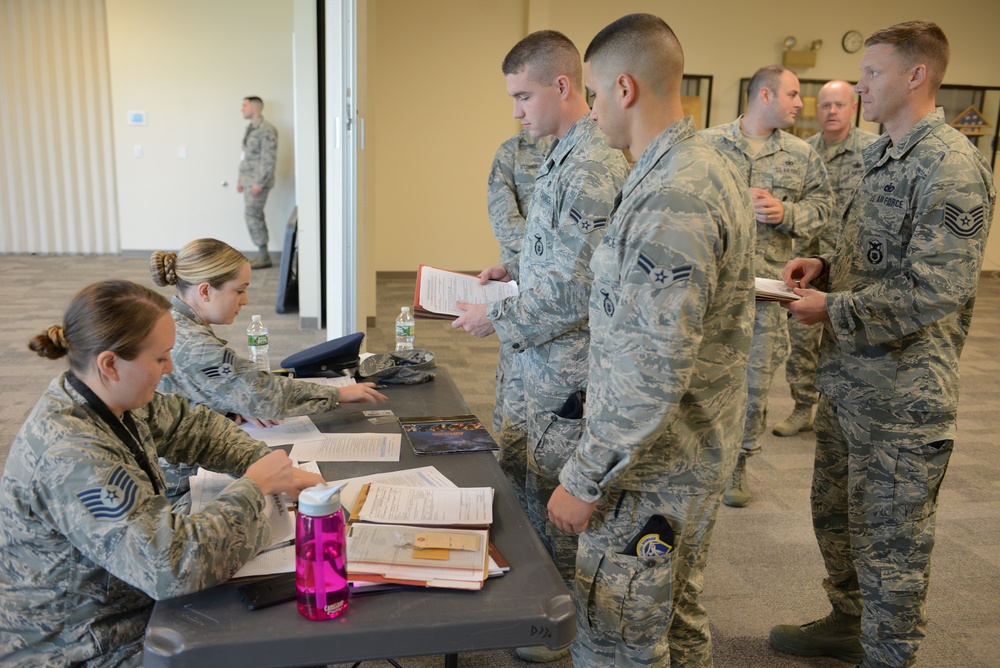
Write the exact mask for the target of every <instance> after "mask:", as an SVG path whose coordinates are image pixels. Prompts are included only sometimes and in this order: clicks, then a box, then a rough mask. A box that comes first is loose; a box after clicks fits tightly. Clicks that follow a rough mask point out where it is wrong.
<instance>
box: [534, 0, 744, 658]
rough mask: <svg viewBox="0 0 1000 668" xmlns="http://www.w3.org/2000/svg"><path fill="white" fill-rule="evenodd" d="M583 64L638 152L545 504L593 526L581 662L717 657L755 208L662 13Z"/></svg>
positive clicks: (603, 252) (568, 524)
mask: <svg viewBox="0 0 1000 668" xmlns="http://www.w3.org/2000/svg"><path fill="white" fill-rule="evenodd" d="M584 60H585V63H586V68H587V69H586V71H587V77H586V81H587V88H588V89H590V90H591V91H592V92H593V93H594V109H593V112H592V114H591V116H592V118H594V119H595V120H596V121H597V123H598V124H599V125H600V127H601V129H602V130H603V131H604V133H605V136H606V137H607V140H608V143H609V144H610V145H611V146H614V147H617V148H621V149H628V150H629V152H630V153H631V154H632V155H636V156H638V159H637V161H636V163H635V165H634V167H633V169H632V173H631V174H630V176H629V178H628V180H627V181H626V182H625V185H624V187H623V189H622V192H621V195H620V197H619V199H618V201H617V202H616V207H615V210H614V211H613V213H612V215H611V220H610V221H609V223H608V228H607V232H606V233H605V235H604V240H603V241H602V243H601V245H600V246H599V247H598V249H597V250H596V251H594V258H593V262H592V264H591V266H592V267H593V270H594V284H593V288H592V290H591V296H590V327H591V346H590V377H589V381H588V396H587V424H586V429H585V433H584V436H583V439H582V441H581V443H580V445H579V446H578V447H577V448H576V451H575V452H574V454H573V455H572V456H571V458H570V459H569V461H568V462H567V463H566V465H565V466H564V467H563V469H562V473H561V474H560V476H559V480H560V482H561V485H560V486H559V487H558V488H557V489H556V491H555V492H554V493H553V494H552V498H551V500H550V501H549V505H548V510H549V514H550V517H551V518H552V521H553V522H554V523H556V525H557V526H560V527H561V528H564V529H566V530H568V531H583V533H582V535H581V536H580V547H579V553H578V555H577V579H576V586H577V589H576V592H575V596H574V598H575V600H576V606H577V629H578V632H577V640H576V642H574V644H573V645H572V652H573V665H574V666H577V668H604V667H605V666H622V667H624V666H636V667H638V666H642V667H647V666H662V667H664V668H666V667H669V666H671V665H673V666H691V667H696V666H711V665H712V653H711V644H710V638H709V630H708V618H707V615H706V612H705V610H704V608H703V607H702V606H701V605H700V604H699V602H698V595H699V593H700V591H701V587H702V581H703V570H704V566H705V562H706V559H707V553H708V546H709V541H710V538H711V533H712V528H713V526H714V524H715V518H716V515H717V513H718V509H719V503H720V499H721V495H722V491H723V488H724V486H725V482H726V480H727V479H728V477H729V474H730V472H731V471H732V467H733V465H734V463H735V461H736V456H737V451H738V450H739V444H740V436H741V435H742V433H743V423H744V420H745V417H746V402H747V390H746V367H747V363H748V360H749V355H750V339H751V334H752V330H753V310H754V302H753V246H754V235H755V230H754V222H753V221H754V214H753V207H752V204H751V202H750V197H749V193H748V192H747V189H746V187H745V185H744V182H743V179H742V178H741V176H740V174H739V172H738V171H737V170H736V169H735V168H734V167H733V166H732V165H731V164H730V162H729V161H728V160H727V159H726V158H725V157H723V156H722V155H720V154H719V152H718V151H716V150H715V149H714V148H713V147H712V146H711V145H710V144H709V143H708V142H706V141H704V140H703V139H701V138H699V137H697V136H696V135H695V125H694V119H692V118H691V117H690V116H688V117H685V116H684V112H683V107H682V105H681V97H680V86H681V79H682V74H683V71H684V56H683V52H682V50H681V45H680V43H679V42H678V41H677V38H676V36H675V35H674V33H673V31H671V29H670V28H669V27H668V26H667V24H666V23H664V22H663V20H662V19H660V18H658V17H656V16H652V15H649V14H633V15H630V16H626V17H623V18H621V19H619V20H618V21H616V22H614V23H612V24H611V25H609V26H608V27H606V28H604V30H602V31H601V32H600V33H598V35H597V36H596V37H594V39H593V41H592V42H591V43H590V46H589V47H588V48H587V53H586V56H585V58H584ZM653 522H658V523H659V528H658V529H653V528H652V526H651V524H650V523H653ZM667 525H669V527H668V526H667ZM636 539H638V540H637V541H636ZM630 543H637V544H636V545H634V546H631V545H630Z"/></svg>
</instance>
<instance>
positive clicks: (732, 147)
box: [699, 116, 833, 452]
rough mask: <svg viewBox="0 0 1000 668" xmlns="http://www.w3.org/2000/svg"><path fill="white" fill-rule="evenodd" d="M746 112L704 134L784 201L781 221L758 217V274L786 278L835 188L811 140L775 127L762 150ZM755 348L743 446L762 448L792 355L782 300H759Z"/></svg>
mask: <svg viewBox="0 0 1000 668" xmlns="http://www.w3.org/2000/svg"><path fill="white" fill-rule="evenodd" d="M742 118H743V117H742V116H740V117H739V118H737V119H736V120H735V121H733V122H732V123H728V124H725V125H717V126H715V127H712V128H708V129H707V130H702V131H701V132H700V133H699V134H700V135H701V136H702V137H703V138H705V139H706V140H708V141H709V142H710V143H711V144H712V145H714V146H715V147H716V148H717V149H719V150H720V151H722V153H723V155H725V156H726V157H728V158H729V159H730V160H731V161H732V163H733V165H735V166H736V169H737V170H738V171H739V172H740V174H742V176H743V179H742V181H743V183H745V184H746V185H747V186H748V187H750V188H763V189H765V190H767V191H768V192H770V193H771V195H772V196H774V197H775V198H777V199H779V200H781V201H782V204H783V205H784V208H785V216H784V219H783V220H782V222H781V224H780V225H766V224H764V223H757V224H756V227H757V245H756V247H755V251H754V274H755V275H756V276H761V277H764V278H775V279H777V278H781V270H782V269H784V267H785V263H786V262H788V261H789V260H791V259H792V250H793V239H810V238H811V237H813V236H814V235H815V234H816V233H817V232H818V230H819V228H820V226H821V225H822V224H823V222H824V221H825V220H826V219H827V218H829V216H830V212H831V209H832V207H833V192H832V191H831V189H830V184H829V181H828V179H827V175H826V168H825V167H824V166H823V161H822V160H820V157H819V155H817V154H816V151H814V150H813V149H812V147H811V146H809V144H807V143H806V142H804V141H802V140H801V139H799V138H798V137H795V136H793V135H791V134H789V133H787V132H784V131H781V130H775V131H774V132H772V133H771V136H770V137H768V139H767V141H766V142H765V143H764V146H763V147H762V148H761V150H760V152H759V153H757V155H754V154H753V149H751V148H750V144H749V143H748V142H747V140H746V139H745V138H744V137H743V133H742V132H741V131H740V121H741V119H742ZM755 318H756V320H755V322H754V333H753V348H752V350H751V352H750V365H749V367H748V370H747V374H748V378H747V384H748V393H749V404H748V406H747V417H746V427H745V428H744V431H743V447H744V448H746V449H747V450H749V451H751V452H757V451H759V450H760V447H759V445H757V438H758V437H759V436H760V435H761V434H762V433H763V432H764V429H765V426H766V423H767V395H768V392H770V390H771V382H772V381H773V380H774V373H775V372H776V371H777V370H778V367H780V366H781V364H782V363H783V362H784V361H785V359H786V358H787V357H788V324H787V320H788V317H787V314H786V312H785V310H784V309H782V308H781V306H780V305H779V304H778V303H777V302H762V303H759V304H757V312H756V316H755Z"/></svg>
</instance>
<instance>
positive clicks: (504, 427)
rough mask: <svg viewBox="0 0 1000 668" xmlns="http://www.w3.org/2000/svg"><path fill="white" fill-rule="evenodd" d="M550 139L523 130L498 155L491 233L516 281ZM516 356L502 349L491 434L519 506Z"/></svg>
mask: <svg viewBox="0 0 1000 668" xmlns="http://www.w3.org/2000/svg"><path fill="white" fill-rule="evenodd" d="M548 147H549V142H548V140H547V139H538V140H533V139H532V138H531V135H530V134H529V133H528V131H527V130H521V131H520V132H518V133H517V134H516V135H514V136H513V137H511V138H510V139H508V140H507V141H505V142H504V143H503V144H501V145H500V148H499V149H497V152H496V155H495V156H494V157H493V167H492V169H491V170H490V180H489V185H488V187H487V201H488V204H489V213H490V227H492V228H493V236H495V237H496V239H497V241H498V242H499V243H500V264H502V265H503V266H504V267H505V268H506V269H507V273H508V274H509V275H510V277H511V279H512V280H515V281H516V280H517V273H518V263H519V258H518V254H519V253H520V252H521V240H522V239H523V238H524V217H525V215H526V214H527V212H528V205H529V204H530V203H531V193H532V191H533V190H534V189H535V174H537V173H538V166H539V165H540V164H541V163H542V158H543V157H544V156H545V152H546V151H547V150H548ZM513 357H514V351H513V349H511V347H510V346H509V345H506V344H501V346H500V358H499V361H498V363H497V374H496V385H497V387H496V405H495V406H494V408H493V430H494V431H495V432H497V433H498V434H500V447H501V452H500V466H501V467H502V468H503V469H504V471H505V472H506V473H507V474H508V475H507V477H508V478H509V479H510V482H511V484H512V485H514V490H515V491H516V492H517V495H518V498H519V499H520V500H521V503H525V502H526V501H525V496H524V472H525V471H526V470H527V466H528V464H527V456H528V455H527V452H526V450H525V446H526V438H527V420H526V418H525V415H524V411H525V407H524V386H523V383H522V381H521V379H520V378H514V377H513V376H512V375H511V372H512V370H513V369H512V366H513V362H514V360H513Z"/></svg>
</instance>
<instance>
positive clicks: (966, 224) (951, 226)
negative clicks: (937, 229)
mask: <svg viewBox="0 0 1000 668" xmlns="http://www.w3.org/2000/svg"><path fill="white" fill-rule="evenodd" d="M985 223H986V208H985V207H984V206H983V205H982V204H980V205H978V206H974V207H972V208H971V209H970V210H968V211H966V210H964V209H963V208H962V207H960V206H957V205H955V204H952V203H951V202H946V203H945V205H944V226H945V227H947V228H948V231H949V232H951V233H952V234H954V235H955V236H956V237H959V238H961V239H969V238H971V237H974V236H976V235H977V234H978V233H979V231H980V230H981V229H983V225H984V224H985Z"/></svg>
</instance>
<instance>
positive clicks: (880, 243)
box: [861, 236, 885, 267]
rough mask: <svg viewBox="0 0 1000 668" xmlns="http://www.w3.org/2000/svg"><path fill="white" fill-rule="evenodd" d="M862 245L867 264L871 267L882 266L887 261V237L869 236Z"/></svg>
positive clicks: (862, 252)
mask: <svg viewBox="0 0 1000 668" xmlns="http://www.w3.org/2000/svg"><path fill="white" fill-rule="evenodd" d="M861 243H862V248H861V254H862V255H863V256H864V258H865V264H866V265H867V266H869V267H877V266H879V265H881V264H882V262H883V261H884V260H885V237H876V236H867V237H865V238H864V239H863V240H862V242H861Z"/></svg>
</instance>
